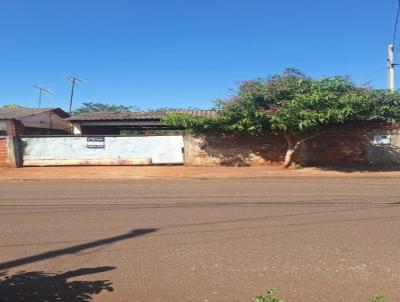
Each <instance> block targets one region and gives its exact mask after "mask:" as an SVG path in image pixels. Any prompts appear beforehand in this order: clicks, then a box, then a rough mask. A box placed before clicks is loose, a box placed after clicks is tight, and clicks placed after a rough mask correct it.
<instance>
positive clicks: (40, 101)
mask: <svg viewBox="0 0 400 302" xmlns="http://www.w3.org/2000/svg"><path fill="white" fill-rule="evenodd" d="M33 87H34V88H36V89H38V90H39V103H38V108H40V107H41V106H42V92H43V91H44V92H46V93H48V94H50V90H48V89H47V88H44V87H43V86H40V85H34V86H33Z"/></svg>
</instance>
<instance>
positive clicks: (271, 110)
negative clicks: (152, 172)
mask: <svg viewBox="0 0 400 302" xmlns="http://www.w3.org/2000/svg"><path fill="white" fill-rule="evenodd" d="M216 110H218V112H219V114H218V116H217V117H215V118H209V117H207V118H205V117H194V116H190V115H187V114H182V113H171V114H169V115H167V116H166V117H165V118H164V119H163V121H164V122H165V123H166V124H168V125H170V126H173V127H177V128H184V129H187V130H189V131H193V132H205V131H215V132H247V133H251V134H254V135H259V134H263V133H266V132H271V131H272V132H274V133H277V134H282V135H284V137H285V138H286V141H287V152H286V156H285V162H284V166H285V167H289V166H290V165H291V163H292V159H293V155H294V154H295V153H296V151H297V150H298V148H299V147H300V146H301V144H302V143H304V142H305V141H308V140H311V139H313V138H315V137H317V136H319V135H321V134H322V133H324V132H326V131H329V130H330V129H333V128H337V127H340V125H343V124H344V123H347V122H365V121H382V122H395V121H400V94H399V93H398V92H395V93H390V92H388V91H386V90H380V89H373V88H371V87H359V86H357V85H355V84H354V83H353V82H352V81H351V80H350V79H349V77H342V76H335V77H323V78H321V79H312V78H310V77H307V76H306V75H304V74H302V73H301V72H300V71H298V70H296V69H287V70H286V71H285V72H284V73H283V74H280V75H274V76H271V77H268V78H266V79H259V80H252V81H245V82H242V83H240V84H239V87H238V91H237V94H236V95H234V96H232V97H230V98H229V99H226V100H218V101H217V105H216Z"/></svg>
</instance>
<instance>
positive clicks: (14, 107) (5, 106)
mask: <svg viewBox="0 0 400 302" xmlns="http://www.w3.org/2000/svg"><path fill="white" fill-rule="evenodd" d="M0 108H1V109H18V108H26V107H24V106H21V105H17V104H8V105H4V106H2V107H0Z"/></svg>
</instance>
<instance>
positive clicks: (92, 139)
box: [86, 136, 105, 149]
mask: <svg viewBox="0 0 400 302" xmlns="http://www.w3.org/2000/svg"><path fill="white" fill-rule="evenodd" d="M86 148H89V149H104V148H105V141H104V136H88V137H87V138H86Z"/></svg>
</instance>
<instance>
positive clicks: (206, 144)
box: [185, 134, 286, 166]
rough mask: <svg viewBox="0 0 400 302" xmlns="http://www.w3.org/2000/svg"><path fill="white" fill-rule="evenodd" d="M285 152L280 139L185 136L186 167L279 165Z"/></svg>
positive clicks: (272, 137)
mask: <svg viewBox="0 0 400 302" xmlns="http://www.w3.org/2000/svg"><path fill="white" fill-rule="evenodd" d="M285 152H286V141H285V139H284V138H283V137H282V136H277V135H273V134H271V135H265V136H251V135H244V134H243V135H207V136H198V137H193V136H185V164H186V165H190V166H220V165H222V166H265V165H281V164H282V161H283V159H284V156H285Z"/></svg>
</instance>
